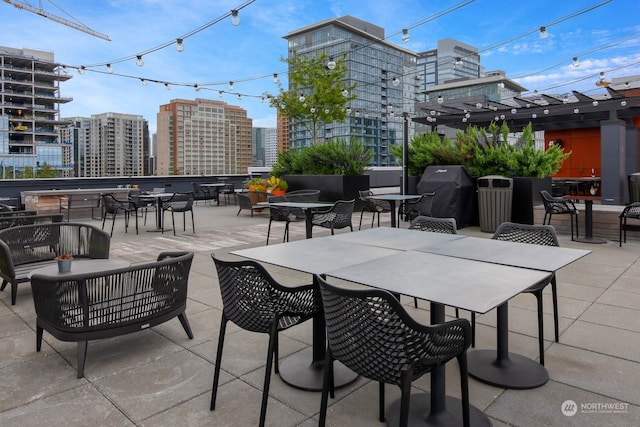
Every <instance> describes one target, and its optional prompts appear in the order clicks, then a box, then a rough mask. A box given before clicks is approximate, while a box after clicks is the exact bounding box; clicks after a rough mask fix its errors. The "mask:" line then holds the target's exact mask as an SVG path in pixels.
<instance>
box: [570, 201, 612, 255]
mask: <svg viewBox="0 0 640 427" xmlns="http://www.w3.org/2000/svg"><path fill="white" fill-rule="evenodd" d="M562 198H563V199H567V200H583V201H584V237H580V236H578V237H576V242H581V243H606V242H607V241H606V240H605V239H600V238H598V237H593V202H594V201H595V200H601V197H600V196H585V195H583V194H567V195H565V196H562Z"/></svg>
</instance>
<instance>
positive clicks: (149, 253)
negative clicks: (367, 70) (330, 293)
mask: <svg viewBox="0 0 640 427" xmlns="http://www.w3.org/2000/svg"><path fill="white" fill-rule="evenodd" d="M236 212H237V208H236V207H234V206H229V207H226V206H215V205H213V206H209V205H206V204H204V203H203V202H199V203H198V205H197V206H196V209H195V215H196V232H197V233H196V234H195V235H194V234H193V233H191V229H190V224H189V218H187V231H186V232H183V231H182V219H181V218H180V219H179V220H178V218H176V223H177V224H179V226H178V232H177V235H176V236H175V237H174V236H173V234H172V232H171V231H168V232H167V231H165V233H164V234H159V233H152V232H148V231H147V230H152V229H153V228H154V224H153V221H154V219H153V217H152V214H151V213H150V216H149V218H148V221H147V224H146V226H144V225H143V224H142V220H140V234H139V235H136V234H135V229H133V231H132V228H131V227H130V228H129V233H128V234H125V233H124V223H123V221H122V219H121V218H120V219H118V220H117V221H116V228H115V231H114V236H113V239H112V246H111V256H112V257H114V258H121V259H125V260H127V261H130V262H139V261H145V260H152V259H155V258H156V256H157V254H158V253H159V252H161V251H163V250H179V249H184V250H190V251H194V252H195V253H196V256H195V258H194V263H193V267H192V270H191V276H190V282H189V302H188V306H187V315H188V317H189V321H190V323H191V327H192V329H193V333H194V339H193V340H189V339H188V338H187V337H186V335H185V333H184V331H183V330H182V327H181V326H180V323H179V322H178V321H177V319H174V320H171V321H169V322H167V323H165V324H163V325H160V326H157V327H154V328H152V329H148V330H144V331H141V332H138V333H135V334H130V335H126V336H122V337H117V338H112V339H105V340H99V341H92V342H91V343H90V344H89V346H88V354H87V365H86V368H85V377H84V378H82V379H78V378H76V370H75V369H76V344H75V343H65V342H61V341H57V340H56V339H54V338H52V337H51V336H50V335H48V334H47V333H45V335H44V339H45V343H44V344H43V349H42V351H41V352H39V353H36V351H35V341H36V339H35V331H34V330H35V314H34V309H33V301H32V299H31V295H30V294H31V292H30V287H29V285H28V284H22V285H19V290H18V297H17V304H16V305H15V306H11V304H10V292H9V290H8V289H6V290H5V291H4V292H2V293H0V298H1V300H0V301H1V302H0V354H1V355H2V357H1V358H0V388H1V389H2V391H3V392H2V393H0V425H4V426H31V425H34V426H36V425H37V426H40V425H42V424H43V422H46V423H47V424H48V425H52V426H55V425H64V426H66V427H74V426H82V427H84V426H87V425H100V426H111V425H113V426H129V425H131V426H133V425H136V426H177V425H180V426H182V425H184V426H187V425H188V426H199V425H207V426H212V425H213V426H250V425H257V423H258V415H259V411H260V399H261V387H262V381H263V375H264V364H265V359H266V349H267V337H266V336H262V335H259V334H252V333H249V332H246V331H243V330H240V329H239V328H237V327H235V326H230V328H229V329H228V331H227V339H226V341H225V351H224V355H223V362H222V369H223V372H222V375H221V385H220V388H219V392H218V401H217V409H216V410H215V411H213V412H211V411H209V401H210V398H211V384H212V380H213V368H214V367H213V362H214V360H215V348H216V345H217V337H218V330H219V329H218V328H219V323H220V317H221V308H222V303H221V300H220V293H219V290H218V284H217V280H216V274H215V268H214V265H213V261H212V260H211V257H210V254H211V253H212V252H215V253H216V254H219V255H220V256H224V257H227V256H228V257H232V255H229V251H231V250H234V249H239V248H247V247H251V246H258V245H264V244H265V241H266V232H267V225H268V213H266V212H263V213H259V214H256V215H254V217H251V216H250V215H249V212H248V211H242V212H241V213H240V215H239V216H236ZM359 216H360V215H359V212H358V213H354V224H355V225H356V228H357V224H358V220H359ZM166 220H167V224H170V219H169V218H166ZM382 221H383V226H388V225H389V215H386V216H384V215H383V217H382ZM82 222H86V223H92V224H95V225H98V226H100V222H99V221H97V220H90V219H86V220H83V221H82ZM363 222H364V224H363V228H364V227H365V224H366V227H367V228H368V227H369V226H370V224H371V219H370V216H368V217H366V219H365V221H363ZM403 226H404V227H406V226H407V225H406V223H405V224H403ZM105 228H106V227H105ZM283 228H284V227H283V225H282V224H280V223H275V224H274V225H273V227H272V236H271V239H273V240H272V241H273V242H274V243H275V242H280V241H281V240H280V239H282V234H283ZM338 232H340V231H338ZM342 232H344V231H342ZM290 233H291V239H292V240H294V239H301V238H304V224H303V223H294V224H291V230H290ZM323 233H328V231H325V230H322V231H317V230H314V235H317V234H323ZM460 233H462V234H467V235H474V236H481V237H487V238H489V237H490V233H482V232H480V231H479V229H478V228H474V227H469V228H464V229H462V230H460ZM559 238H560V244H561V245H562V246H566V247H575V248H583V249H590V250H592V251H593V253H592V254H590V255H588V256H586V257H584V258H583V259H581V260H579V261H577V262H575V263H574V264H571V265H569V266H568V267H565V268H564V269H562V270H560V271H559V272H558V275H557V276H558V291H559V313H560V332H561V335H560V342H559V343H555V342H553V341H551V338H552V337H553V330H552V329H553V326H552V325H553V322H552V314H551V313H552V308H551V298H550V295H549V294H548V292H546V295H545V314H546V317H545V328H546V331H545V338H546V339H547V341H546V353H545V355H546V356H545V357H546V361H545V362H546V363H545V365H546V368H547V369H548V371H549V376H550V380H549V382H548V383H547V384H546V385H544V386H542V387H540V388H536V389H532V390H505V389H502V388H496V387H492V386H489V385H486V384H483V383H480V382H478V381H476V380H475V379H473V378H470V380H469V382H470V394H471V403H472V404H473V405H475V406H476V407H478V408H480V409H481V410H483V411H484V412H485V413H486V414H487V415H488V416H489V418H490V419H491V421H492V422H493V424H494V425H495V426H507V425H509V426H511V425H513V426H540V425H563V426H568V425H576V426H605V425H611V426H614V425H615V426H637V425H640V387H638V384H640V352H639V351H638V349H639V348H640V320H639V319H640V316H639V314H640V281H639V279H638V277H640V242H639V241H638V240H629V241H628V243H627V244H626V245H623V247H622V248H619V247H618V242H617V241H609V242H608V243H606V244H603V245H588V244H581V243H574V242H571V240H570V236H569V235H568V234H561V235H560V236H559ZM270 270H271V271H272V272H273V273H274V274H275V275H276V276H277V277H278V278H279V279H280V280H281V281H283V282H285V283H290V284H293V283H303V282H308V281H309V277H308V276H306V275H304V274H301V273H297V272H292V271H286V270H283V269H277V268H270ZM402 302H403V303H406V304H405V305H406V307H407V309H408V310H409V311H410V312H411V313H412V314H413V315H415V317H416V318H418V319H420V320H422V321H427V320H428V319H429V315H428V314H429V313H428V311H427V310H426V309H427V308H428V304H426V303H424V304H420V308H418V309H414V308H413V300H412V298H403V300H402ZM448 314H450V315H452V314H453V311H452V310H451V312H449V313H448ZM466 315H467V316H468V313H466ZM509 316H510V322H509V326H510V334H509V339H510V346H511V347H510V349H511V351H513V352H516V353H521V354H524V355H526V356H528V357H531V358H534V359H537V357H538V347H537V314H536V305H535V298H534V297H533V296H531V295H520V296H518V297H516V298H514V299H513V300H511V301H510V310H509ZM495 317H496V316H495V310H494V311H491V312H489V313H488V314H486V315H482V316H478V330H477V338H476V342H477V347H479V348H495V342H496V337H495V333H496V330H495ZM280 337H281V339H280V358H285V357H287V356H288V355H290V354H292V353H294V352H297V351H300V350H302V349H304V348H306V347H308V346H310V345H311V322H307V323H306V324H303V325H301V326H299V327H296V328H292V329H290V330H288V331H285V332H284V333H282V334H281V335H280ZM447 390H448V393H449V394H451V395H452V396H459V381H458V380H457V366H455V362H452V363H449V364H448V366H447ZM414 391H415V392H418V391H427V392H428V391H429V377H428V375H427V376H425V377H423V378H422V379H420V380H419V381H417V382H415V383H414ZM399 395H400V393H399V390H398V389H397V388H396V387H392V386H387V400H386V401H387V405H389V404H390V403H391V402H393V401H394V400H395V399H396V398H397V397H399ZM377 400H378V390H377V384H375V383H372V382H371V381H368V380H365V379H362V378H360V379H359V380H357V381H356V382H355V383H353V384H351V385H350V386H348V387H346V388H344V389H341V390H338V391H337V392H336V398H335V399H332V400H330V402H329V404H330V406H329V412H328V416H327V421H328V423H329V425H336V426H341V425H350V426H372V425H383V424H381V423H379V422H378V421H377V411H376V408H377ZM566 400H572V401H574V402H576V404H577V413H576V414H575V415H573V416H566V415H563V413H562V411H561V405H562V403H563V402H565V401H566ZM607 404H616V405H615V406H612V407H607V406H606V405H607ZM319 409H320V393H313V392H304V391H300V390H297V389H294V388H291V387H290V386H288V385H286V384H284V383H283V382H282V381H281V380H280V378H279V377H278V375H275V374H274V375H273V376H272V382H271V391H270V400H269V406H268V410H267V425H273V426H313V425H317V415H318V411H319Z"/></svg>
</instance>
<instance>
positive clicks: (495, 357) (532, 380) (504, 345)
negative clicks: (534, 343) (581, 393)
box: [467, 302, 549, 389]
mask: <svg viewBox="0 0 640 427" xmlns="http://www.w3.org/2000/svg"><path fill="white" fill-rule="evenodd" d="M497 316H498V320H497V327H496V329H497V340H498V341H497V347H498V349H497V351H494V350H474V351H470V352H468V354H467V359H468V364H469V375H470V376H472V377H473V378H475V379H477V380H479V381H482V382H484V383H487V384H490V385H493V386H496V387H503V388H513V389H530V388H536V387H540V386H542V385H544V384H546V382H547V381H548V380H549V373H548V372H547V370H546V369H545V367H544V366H542V365H541V364H539V363H538V362H536V361H535V360H533V359H530V358H528V357H525V356H522V355H520V354H515V353H509V306H508V303H506V302H505V303H504V304H502V305H501V306H499V307H498V308H497Z"/></svg>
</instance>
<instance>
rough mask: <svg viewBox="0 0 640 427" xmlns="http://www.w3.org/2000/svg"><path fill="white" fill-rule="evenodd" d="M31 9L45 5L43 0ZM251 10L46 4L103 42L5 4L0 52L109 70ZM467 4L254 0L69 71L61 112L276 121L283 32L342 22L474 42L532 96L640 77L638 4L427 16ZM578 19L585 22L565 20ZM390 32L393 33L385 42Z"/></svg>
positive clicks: (477, 4) (111, 2) (493, 3)
mask: <svg viewBox="0 0 640 427" xmlns="http://www.w3.org/2000/svg"><path fill="white" fill-rule="evenodd" d="M28 3H29V4H31V5H32V6H34V7H38V1H37V0H28ZM243 3H244V1H243V0H233V1H230V0H220V1H212V0H209V1H204V0H194V1H191V2H184V1H177V0H104V1H86V0H56V1H55V2H54V3H50V2H49V1H48V0H43V1H42V5H43V9H44V10H45V11H47V12H49V13H53V14H55V15H58V16H60V17H63V18H65V19H68V20H77V21H79V22H81V23H82V24H84V25H86V26H88V27H90V28H91V29H93V30H95V31H98V32H100V33H104V34H107V35H109V37H110V38H111V41H105V40H102V39H100V38H97V37H94V36H91V35H88V34H85V33H83V32H80V31H77V30H75V29H73V28H70V27H67V26H64V25H62V24H59V23H56V22H54V21H52V20H48V19H45V18H43V17H40V16H38V15H35V14H33V13H30V12H27V11H24V10H19V9H17V8H15V7H13V6H11V5H10V4H7V3H5V2H0V22H2V25H0V46H9V47H13V48H30V49H38V50H46V51H52V52H54V53H55V59H56V61H58V62H60V63H63V64H68V65H71V66H80V65H91V64H104V63H108V62H115V60H118V59H121V58H125V57H128V56H135V55H136V54H138V53H140V52H144V51H147V50H149V49H151V48H154V47H156V46H160V45H162V44H164V43H167V42H170V41H172V40H175V39H176V38H178V37H180V36H182V35H185V34H188V33H190V32H191V31H193V30H195V29H197V28H199V27H201V26H203V25H204V24H206V23H208V22H211V21H213V20H216V19H217V18H220V17H222V16H224V15H225V14H227V13H228V12H229V11H230V10H231V9H235V8H237V7H238V6H240V5H241V4H243ZM464 3H467V1H465V0H447V1H439V0H432V1H424V0H395V1H389V0H384V1H383V0H369V1H366V2H365V1H362V0H350V1H349V0H333V1H318V0H277V1H268V0H256V1H254V2H253V3H251V4H249V5H248V6H246V7H245V8H243V9H242V10H241V11H240V18H241V24H240V25H239V26H233V25H231V22H230V19H229V18H227V19H224V20H222V21H220V22H218V23H216V24H215V25H212V26H210V27H209V28H206V29H204V30H202V31H200V32H198V33H197V34H194V35H193V36H191V37H188V38H187V39H186V40H185V41H184V45H185V50H184V51H183V52H177V51H176V49H175V46H174V45H171V46H168V47H166V48H164V49H162V50H159V51H157V52H153V53H150V54H148V55H145V56H144V57H143V59H144V66H142V67H138V66H136V65H135V60H129V61H124V62H120V63H114V65H113V68H114V74H107V73H106V72H105V71H106V67H104V66H100V67H96V68H92V69H95V70H98V71H101V72H102V73H97V72H91V71H87V72H85V73H84V74H83V75H79V74H78V73H77V72H76V70H74V69H70V70H69V73H70V74H71V75H73V78H72V79H71V80H69V81H67V82H65V83H63V84H62V89H61V94H62V96H65V97H73V99H74V100H73V102H71V103H69V104H66V105H63V106H62V107H61V113H62V116H65V117H66V116H90V115H92V114H100V113H104V112H120V113H127V114H139V115H142V116H144V117H145V118H146V119H147V120H148V121H149V125H150V130H151V131H152V132H155V129H156V126H155V123H156V114H157V112H158V107H159V105H161V104H165V103H168V102H169V101H170V100H171V99H176V98H182V99H194V98H196V97H200V98H210V99H218V100H222V101H225V102H227V103H229V104H232V105H239V106H241V107H242V108H245V109H246V110H247V111H248V115H249V117H251V118H252V119H253V120H254V126H275V116H276V114H275V110H274V109H272V108H270V107H269V106H268V104H267V103H266V102H264V103H261V102H260V99H259V96H260V95H262V94H263V93H265V92H271V93H275V92H276V91H277V87H276V85H275V84H274V83H273V82H272V74H273V73H279V75H280V78H281V79H282V80H283V81H285V82H286V76H285V70H286V66H285V64H283V63H282V62H281V61H280V58H281V57H282V56H286V54H287V43H286V40H284V39H283V38H282V37H283V36H285V35H286V34H287V33H288V32H290V31H292V30H295V29H298V28H301V27H304V26H307V25H311V24H313V23H316V22H319V21H322V20H325V19H329V18H335V17H340V16H344V15H352V16H355V17H356V18H359V19H363V20H365V21H369V22H371V23H373V24H376V25H378V26H381V27H383V28H384V29H385V34H386V36H387V37H388V39H387V40H388V41H389V42H392V43H395V44H398V45H401V46H403V47H406V48H408V49H411V50H414V51H416V52H419V51H423V50H427V49H432V48H435V47H436V44H437V41H438V40H439V39H444V38H454V39H457V40H460V41H462V42H465V43H468V44H470V45H473V46H476V47H477V48H478V49H479V50H480V54H481V62H482V64H483V65H484V66H485V68H486V70H497V69H498V70H504V71H506V73H507V76H508V77H509V78H512V79H514V80H516V81H517V82H519V83H520V84H521V85H522V86H524V87H526V88H527V89H529V90H530V91H533V90H539V91H540V92H543V93H549V94H554V93H556V94H563V93H567V92H570V91H571V90H579V91H582V92H585V93H587V94H589V95H596V94H598V93H601V92H602V89H598V88H597V87H596V86H595V81H596V80H597V75H598V73H600V72H601V71H604V72H605V73H606V77H607V79H610V78H613V77H623V76H640V1H638V0H612V1H610V2H606V0H605V1H603V0H575V1H558V0H553V1H552V0H537V1H517V0H516V1H514V0H510V1H507V0H475V1H470V2H469V4H467V5H464V6H462V7H460V8H459V9H457V10H455V11H453V12H450V13H447V14H445V15H444V16H441V17H438V18H437V19H429V18H430V17H434V16H437V15H439V14H441V13H442V12H443V11H446V10H448V9H451V8H455V7H456V6H459V5H463V4H464ZM600 4H602V5H601V6H600V7H596V8H594V9H593V10H591V11H589V12H586V13H583V14H579V12H580V11H582V10H585V9H587V8H589V7H591V6H596V5H600ZM572 15H577V16H574V17H571V18H569V19H565V18H568V17H570V16H572ZM425 21H428V22H425ZM558 21H562V22H558ZM556 22H558V23H557V24H553V23H556ZM550 24H553V25H550ZM542 25H546V26H547V28H548V32H549V37H548V38H547V39H545V40H541V39H540V38H539V36H538V34H537V32H533V33H531V34H528V35H525V34H527V33H528V32H530V31H533V30H535V29H537V28H539V27H540V26H542ZM402 28H411V30H410V36H411V40H410V41H409V42H408V43H403V42H402V41H401V36H400V33H401V30H402ZM392 34H396V35H395V36H393V37H389V36H390V35H392ZM523 35H525V36H524V37H520V36H523ZM574 56H578V57H579V60H580V63H581V65H580V67H577V68H574V67H572V66H571V62H572V61H571V59H572V58H573V57H574ZM116 74H123V75H128V76H133V77H136V78H125V77H119V76H117V75H116ZM262 76H266V77H262ZM140 78H144V79H151V80H158V81H168V82H175V83H189V84H204V83H215V85H212V86H208V87H210V88H211V89H213V90H201V91H199V92H196V91H195V90H194V88H193V87H180V86H176V85H170V87H171V89H170V90H167V89H166V87H165V86H164V85H163V84H154V83H148V84H147V85H142V84H141V81H140ZM228 81H234V82H235V84H234V92H237V93H241V94H244V95H254V96H255V97H251V96H244V97H242V99H241V100H238V99H237V96H236V95H232V94H224V95H223V97H222V98H220V97H219V95H218V90H224V91H229V88H228V84H227V82H228ZM570 82H571V83H570ZM567 83H569V84H567Z"/></svg>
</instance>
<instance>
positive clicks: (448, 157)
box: [390, 131, 465, 176]
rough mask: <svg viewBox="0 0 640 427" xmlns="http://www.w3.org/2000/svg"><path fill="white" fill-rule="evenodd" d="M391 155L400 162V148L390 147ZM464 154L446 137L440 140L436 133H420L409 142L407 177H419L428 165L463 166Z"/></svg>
mask: <svg viewBox="0 0 640 427" xmlns="http://www.w3.org/2000/svg"><path fill="white" fill-rule="evenodd" d="M390 150H391V154H393V156H394V157H395V158H396V159H398V160H399V161H400V162H401V161H402V146H401V145H392V146H391V148H390ZM464 163H465V161H464V153H463V151H462V150H461V149H460V147H459V146H458V144H457V143H453V142H451V140H450V139H449V138H447V137H446V136H445V137H444V138H440V135H438V133H437V132H435V131H432V132H429V133H420V134H417V135H415V136H414V137H413V138H412V139H411V141H410V142H409V165H408V170H409V175H412V176H421V175H422V173H423V172H424V170H425V169H426V168H427V166H430V165H460V164H464Z"/></svg>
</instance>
